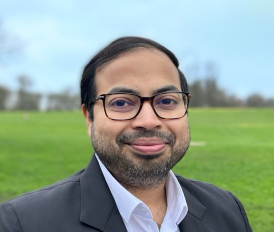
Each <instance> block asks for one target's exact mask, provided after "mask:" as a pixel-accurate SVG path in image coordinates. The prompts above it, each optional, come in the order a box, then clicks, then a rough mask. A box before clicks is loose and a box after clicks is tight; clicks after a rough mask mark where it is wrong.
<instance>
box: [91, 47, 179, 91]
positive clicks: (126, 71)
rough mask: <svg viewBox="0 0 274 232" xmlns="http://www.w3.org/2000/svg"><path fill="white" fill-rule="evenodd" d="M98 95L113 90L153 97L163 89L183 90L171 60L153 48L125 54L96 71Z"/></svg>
mask: <svg viewBox="0 0 274 232" xmlns="http://www.w3.org/2000/svg"><path fill="white" fill-rule="evenodd" d="M95 82H96V90H97V94H98V95H100V94H105V93H109V92H110V91H111V90H112V89H114V88H128V89H132V90H134V91H135V92H137V93H139V94H141V95H142V96H150V95H151V93H153V92H155V91H157V89H160V88H163V87H164V86H174V87H176V88H177V89H178V90H180V91H181V86H180V80H179V74H178V70H177V68H176V67H175V65H174V64H173V63H172V61H171V60H170V58H169V57H168V56H167V55H166V54H164V53H162V52H160V51H158V50H152V49H138V50H135V51H131V52H129V53H126V54H123V55H121V56H120V57H118V58H116V59H114V60H113V61H111V62H109V63H107V64H106V65H104V66H103V67H102V68H101V69H99V70H97V72H96V76H95Z"/></svg>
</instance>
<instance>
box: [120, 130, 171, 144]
mask: <svg viewBox="0 0 274 232" xmlns="http://www.w3.org/2000/svg"><path fill="white" fill-rule="evenodd" d="M153 137H154V138H155V137H156V138H160V139H163V140H165V141H166V142H167V143H169V144H170V145H171V146H172V145H174V143H175V135H174V134H173V133H171V132H160V131H138V132H133V133H123V134H119V135H118V136H117V138H116V143H117V144H118V145H123V144H128V143H130V142H131V141H132V140H135V139H139V138H153Z"/></svg>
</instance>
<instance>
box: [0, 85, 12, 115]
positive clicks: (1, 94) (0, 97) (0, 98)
mask: <svg viewBox="0 0 274 232" xmlns="http://www.w3.org/2000/svg"><path fill="white" fill-rule="evenodd" d="M9 95H10V91H9V90H8V89H7V88H5V87H3V86H0V110H6V109H7V107H6V102H7V99H8V97H9Z"/></svg>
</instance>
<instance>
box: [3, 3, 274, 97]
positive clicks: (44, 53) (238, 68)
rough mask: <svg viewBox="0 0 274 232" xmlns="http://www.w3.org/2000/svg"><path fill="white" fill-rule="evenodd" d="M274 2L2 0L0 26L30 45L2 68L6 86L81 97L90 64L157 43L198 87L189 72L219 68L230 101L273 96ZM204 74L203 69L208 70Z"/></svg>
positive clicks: (6, 61)
mask: <svg viewBox="0 0 274 232" xmlns="http://www.w3.org/2000/svg"><path fill="white" fill-rule="evenodd" d="M273 12H274V1H273V0H260V1H258V0H257V1H255V0H242V1H238V0H210V1H209V0H188V1H182V0H181V1H179V0H138V1H137V0H132V1H126V0H116V1H111V0H109V1H106V0H100V1H92V0H81V1H72V0H66V1H65V0H58V1H56V0H47V1H44V0H42V1H34V0H24V1H22V0H0V19H1V21H2V24H3V27H4V29H5V31H7V32H8V33H9V35H10V36H11V37H18V38H19V40H20V41H21V43H22V44H23V45H24V46H23V49H22V50H21V51H20V53H18V54H17V55H16V56H9V57H6V59H5V62H4V64H2V65H1V66H0V85H4V86H7V87H9V88H12V89H14V90H16V89H17V88H18V83H17V81H16V80H17V77H18V76H19V75H22V74H23V75H26V76H29V77H30V78H32V80H33V85H32V87H31V90H32V91H39V92H42V93H45V94H46V93H49V92H60V91H62V90H63V89H65V88H70V89H72V90H74V91H78V90H79V80H80V77H81V73H82V70H83V67H84V65H85V64H86V63H87V62H88V60H89V59H90V58H91V57H92V56H93V55H94V54H95V53H96V52H97V51H99V50H100V49H101V48H102V47H104V46H105V45H107V44H108V43H109V42H111V41H112V40H114V39H116V38H118V37H120V36H127V35H134V36H142V37H147V38H150V39H153V40H155V41H157V42H159V43H161V44H162V45H164V46H166V47H167V48H168V49H170V50H171V51H172V52H174V54H175V55H176V56H177V58H178V59H179V61H180V68H181V70H182V71H183V72H185V74H186V76H187V79H188V81H189V82H190V83H191V82H192V81H193V80H194V79H195V78H197V77H199V76H202V73H201V72H202V71H201V72H198V73H196V74H195V75H194V74H193V72H191V71H190V70H192V69H191V67H193V65H194V64H196V66H197V65H198V67H203V66H204V65H205V64H206V63H208V62H211V63H214V64H215V65H216V67H217V73H218V83H219V85H220V86H221V87H222V88H223V89H225V90H226V91H227V92H228V93H230V94H237V95H238V96H240V97H242V98H245V97H247V96H248V95H249V94H252V93H261V94H262V95H264V96H265V97H274V87H273V86H274V13H273ZM201 70H202V69H201Z"/></svg>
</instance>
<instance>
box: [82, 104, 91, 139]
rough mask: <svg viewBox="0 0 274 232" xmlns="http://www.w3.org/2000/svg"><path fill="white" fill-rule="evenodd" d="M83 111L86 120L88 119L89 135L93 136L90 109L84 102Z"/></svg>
mask: <svg viewBox="0 0 274 232" xmlns="http://www.w3.org/2000/svg"><path fill="white" fill-rule="evenodd" d="M82 112H83V115H84V117H85V120H86V124H87V129H88V130H87V132H88V135H89V137H90V136H91V124H92V121H91V119H90V114H89V112H88V110H87V109H86V106H85V104H82Z"/></svg>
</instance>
